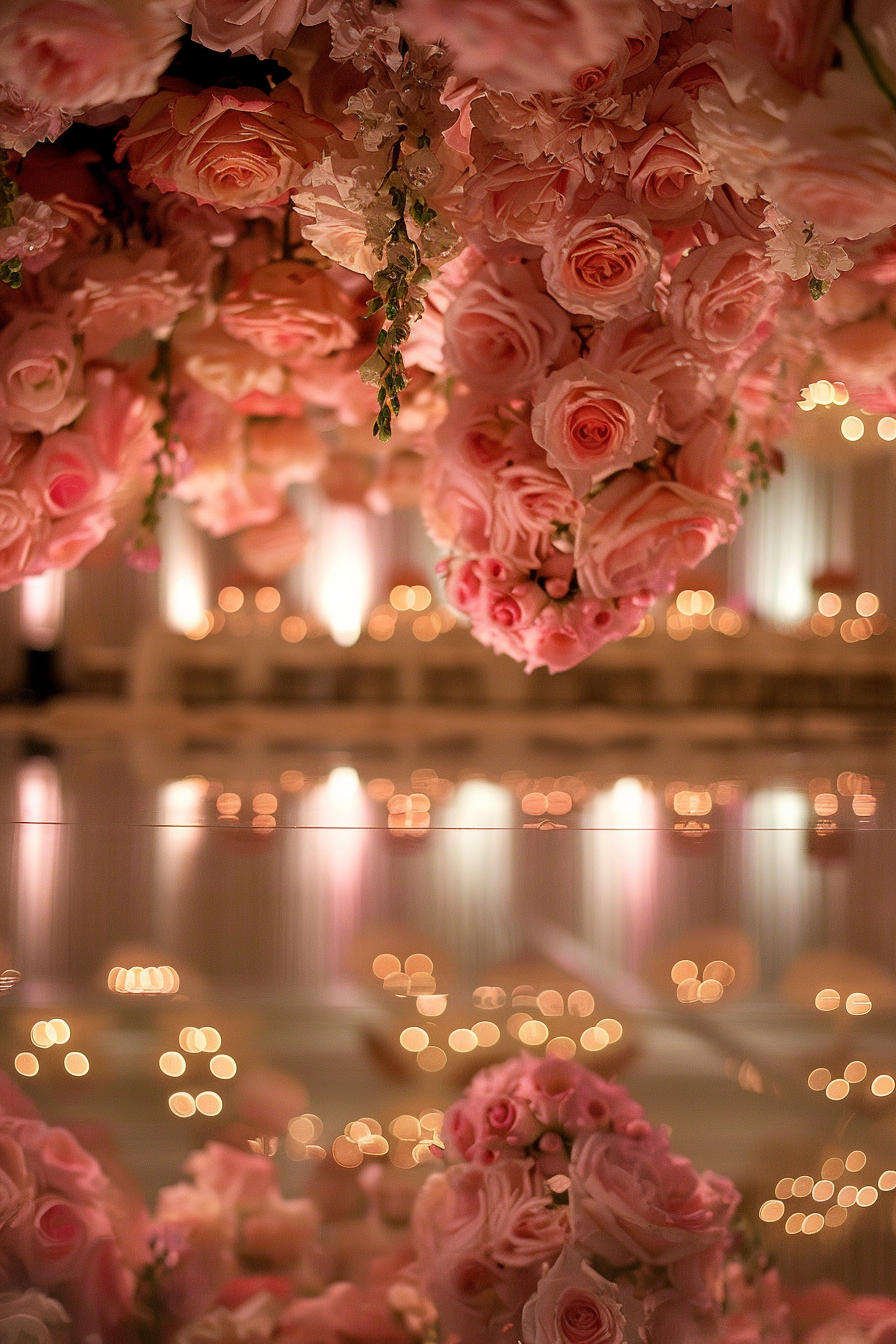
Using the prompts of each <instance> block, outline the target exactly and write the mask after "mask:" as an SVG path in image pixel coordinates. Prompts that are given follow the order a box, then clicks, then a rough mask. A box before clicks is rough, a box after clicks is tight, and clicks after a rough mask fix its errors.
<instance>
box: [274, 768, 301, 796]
mask: <svg viewBox="0 0 896 1344" xmlns="http://www.w3.org/2000/svg"><path fill="white" fill-rule="evenodd" d="M280 787H281V789H285V790H286V792H287V793H298V792H299V790H300V789H303V788H304V787H305V776H304V775H303V774H302V772H301V770H284V771H283V774H282V775H281V776H280Z"/></svg>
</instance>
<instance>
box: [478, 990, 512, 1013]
mask: <svg viewBox="0 0 896 1344" xmlns="http://www.w3.org/2000/svg"><path fill="white" fill-rule="evenodd" d="M506 1002H507V994H506V993H505V991H504V990H503V989H502V988H501V987H500V985H479V986H478V988H476V989H474V990H473V1007H474V1008H481V1009H484V1010H485V1011H486V1012H494V1011H495V1010H496V1009H498V1008H503V1007H504V1004H505V1003H506Z"/></svg>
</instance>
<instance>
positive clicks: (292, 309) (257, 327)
mask: <svg viewBox="0 0 896 1344" xmlns="http://www.w3.org/2000/svg"><path fill="white" fill-rule="evenodd" d="M218 315H219V318H220V322H221V325H222V327H223V328H224V330H225V331H227V332H229V333H230V335H231V336H234V337H235V338H236V339H237V340H243V341H248V342H249V344H250V345H254V346H255V349H256V350H260V351H261V352H262V354H265V355H270V356H271V358H272V359H281V358H284V357H285V356H287V355H316V356H324V355H331V354H332V353H333V352H334V350H345V349H347V348H348V347H349V346H352V345H354V344H355V342H356V341H357V339H358V333H357V331H356V328H355V320H356V318H357V317H358V307H357V304H356V303H354V302H353V300H352V299H351V298H350V297H349V295H348V294H346V292H345V290H344V289H342V288H340V286H339V285H338V284H336V282H335V281H334V280H333V279H331V277H330V276H328V275H327V274H326V272H324V271H321V270H320V269H318V268H317V267H316V266H312V265H309V264H308V263H307V262H303V261H301V260H296V261H272V262H270V263H269V264H268V265H267V266H262V267H260V269H259V270H257V271H253V272H252V274H251V275H248V276H246V277H245V278H244V279H243V280H242V281H241V282H240V283H239V284H238V285H237V287H236V288H235V289H234V290H231V292H230V293H229V294H228V295H227V297H226V298H225V299H224V302H223V303H222V304H221V306H220V308H219V310H218Z"/></svg>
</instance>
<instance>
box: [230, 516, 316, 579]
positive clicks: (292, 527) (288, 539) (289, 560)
mask: <svg viewBox="0 0 896 1344" xmlns="http://www.w3.org/2000/svg"><path fill="white" fill-rule="evenodd" d="M307 546H308V533H307V532H306V530H305V528H304V527H303V525H302V521H301V519H300V518H298V517H297V515H296V514H295V513H293V512H292V510H291V509H287V510H286V511H285V512H284V513H282V514H281V515H280V517H279V518H274V519H273V521H272V522H270V523H262V524H261V525H259V526H258V527H247V528H246V529H245V530H244V531H242V532H239V533H238V534H237V536H236V537H235V538H234V548H235V550H236V553H237V555H238V556H239V559H240V561H241V563H242V564H243V565H245V567H246V569H248V570H249V572H250V574H254V575H255V576H256V577H257V578H259V579H268V580H270V579H279V578H281V577H282V576H283V575H284V574H285V573H286V571H287V570H289V569H292V567H293V565H297V564H298V563H299V561H300V560H301V559H302V556H303V555H304V554H305V551H306V549H307Z"/></svg>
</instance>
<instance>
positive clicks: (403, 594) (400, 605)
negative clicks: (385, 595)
mask: <svg viewBox="0 0 896 1344" xmlns="http://www.w3.org/2000/svg"><path fill="white" fill-rule="evenodd" d="M389 601H390V603H391V604H392V606H393V607H394V608H395V610H396V611H413V609H414V590H413V588H409V587H408V585H407V584H406V583H397V584H396V585H395V587H394V588H393V589H392V591H391V593H390V594H389Z"/></svg>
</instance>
